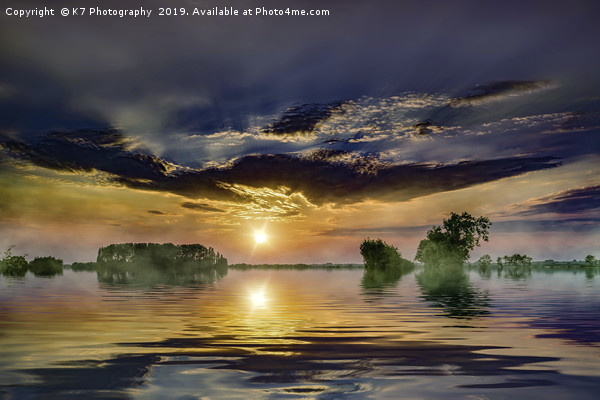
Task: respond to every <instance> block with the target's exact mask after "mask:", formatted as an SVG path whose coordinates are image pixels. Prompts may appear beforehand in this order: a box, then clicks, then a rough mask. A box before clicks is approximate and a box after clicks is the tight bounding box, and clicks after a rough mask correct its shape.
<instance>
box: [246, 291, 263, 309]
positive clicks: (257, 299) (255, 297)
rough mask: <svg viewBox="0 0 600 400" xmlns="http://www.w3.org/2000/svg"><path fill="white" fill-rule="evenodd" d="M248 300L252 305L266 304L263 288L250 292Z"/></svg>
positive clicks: (261, 305)
mask: <svg viewBox="0 0 600 400" xmlns="http://www.w3.org/2000/svg"><path fill="white" fill-rule="evenodd" d="M250 300H251V301H252V305H253V306H254V307H264V306H265V305H266V304H267V298H266V296H265V292H264V291H263V290H260V291H257V292H254V293H251V294H250Z"/></svg>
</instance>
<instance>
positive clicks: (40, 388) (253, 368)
mask: <svg viewBox="0 0 600 400" xmlns="http://www.w3.org/2000/svg"><path fill="white" fill-rule="evenodd" d="M261 293H262V295H261ZM599 393H600V276H596V277H592V276H590V274H588V276H586V274H585V273H583V272H581V273H572V272H566V271H559V272H554V273H548V272H535V271H534V272H533V273H531V274H530V275H529V274H521V275H519V274H516V275H507V274H500V276H498V274H497V273H496V272H493V273H491V274H490V273H487V274H482V273H478V272H477V271H472V272H468V273H465V274H464V275H463V276H460V277H457V278H455V279H451V280H450V281H443V282H441V281H439V280H436V279H435V278H433V277H431V276H427V275H426V274H424V273H423V272H422V271H419V270H417V271H415V272H412V273H409V274H407V275H405V276H403V277H401V278H400V279H399V280H398V278H397V277H396V278H394V279H387V280H386V279H379V280H377V279H374V280H364V279H363V271H362V270H333V271H327V270H302V271H294V270H277V271H274V270H247V271H241V270H231V269H230V270H229V272H228V273H227V275H226V276H225V277H222V278H221V279H218V280H216V281H215V282H213V283H211V284H191V285H156V284H155V285H152V286H148V285H135V284H117V283H107V282H106V281H105V280H104V281H103V282H100V281H99V280H98V278H97V276H96V273H93V272H72V271H65V273H64V275H63V276H57V277H54V278H36V277H33V276H30V275H28V276H27V277H26V278H22V279H18V278H0V398H1V399H38V398H39V399H52V398H66V399H68V398H86V399H87V398H90V399H95V398H107V399H130V398H131V399H263V398H265V399H280V398H281V399H304V398H315V399H342V398H343V399H364V398H374V399H398V398H402V399H438V398H439V399H508V398H513V399H514V398H527V399H549V398H551V399H597V398H598V395H599Z"/></svg>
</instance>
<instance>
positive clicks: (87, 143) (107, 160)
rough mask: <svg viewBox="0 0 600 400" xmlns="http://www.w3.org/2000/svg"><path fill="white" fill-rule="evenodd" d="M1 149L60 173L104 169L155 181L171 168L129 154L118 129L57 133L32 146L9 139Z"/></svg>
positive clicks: (150, 158)
mask: <svg viewBox="0 0 600 400" xmlns="http://www.w3.org/2000/svg"><path fill="white" fill-rule="evenodd" d="M0 146H1V147H2V148H3V149H4V150H5V151H7V152H8V153H9V154H11V155H13V156H15V157H17V158H20V159H25V160H28V161H31V162H32V163H34V164H36V165H39V166H41V167H45V168H49V169H54V170H59V171H71V172H76V171H92V170H100V171H104V172H108V173H112V174H115V175H121V174H126V175H127V176H128V177H131V178H135V179H153V178H154V177H156V176H158V175H163V174H165V173H167V171H168V170H169V169H170V165H169V163H168V162H166V161H165V160H163V159H161V158H158V157H156V156H152V155H148V154H143V153H137V152H132V151H128V150H127V141H126V138H125V137H124V136H123V135H122V134H121V133H119V132H118V131H117V130H77V131H70V132H53V133H50V134H48V135H45V136H43V137H42V138H40V139H39V140H34V141H32V142H31V143H24V142H20V141H17V140H12V139H5V140H2V141H0Z"/></svg>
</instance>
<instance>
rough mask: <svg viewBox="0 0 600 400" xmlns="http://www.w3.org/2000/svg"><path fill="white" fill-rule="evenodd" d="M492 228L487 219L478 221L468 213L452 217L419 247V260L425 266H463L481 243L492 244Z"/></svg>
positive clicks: (451, 215)
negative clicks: (472, 251)
mask: <svg viewBox="0 0 600 400" xmlns="http://www.w3.org/2000/svg"><path fill="white" fill-rule="evenodd" d="M491 225H492V223H491V222H490V220H489V219H488V218H486V217H479V218H475V217H473V216H471V215H470V214H469V213H467V212H466V211H465V212H463V213H462V214H456V213H451V214H450V217H449V218H448V219H444V221H443V224H442V226H434V227H433V228H431V229H430V230H429V231H428V232H427V237H426V238H425V239H423V240H421V242H420V243H419V247H418V249H417V253H416V255H415V260H417V261H421V262H423V263H425V266H439V265H441V264H446V265H450V264H462V263H463V262H464V261H466V260H467V259H468V258H469V251H471V250H473V249H474V248H475V246H479V242H480V240H483V241H486V242H487V241H488V239H489V229H490V226H491Z"/></svg>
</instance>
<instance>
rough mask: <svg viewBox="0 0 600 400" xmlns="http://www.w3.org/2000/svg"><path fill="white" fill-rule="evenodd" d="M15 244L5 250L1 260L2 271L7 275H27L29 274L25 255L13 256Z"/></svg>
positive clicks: (0, 268)
mask: <svg viewBox="0 0 600 400" xmlns="http://www.w3.org/2000/svg"><path fill="white" fill-rule="evenodd" d="M14 248H15V246H10V247H9V248H8V249H6V251H5V252H4V255H3V256H2V259H1V260H0V272H1V273H2V274H3V275H5V276H25V274H27V260H26V259H25V257H24V256H13V255H12V249H14Z"/></svg>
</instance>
